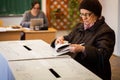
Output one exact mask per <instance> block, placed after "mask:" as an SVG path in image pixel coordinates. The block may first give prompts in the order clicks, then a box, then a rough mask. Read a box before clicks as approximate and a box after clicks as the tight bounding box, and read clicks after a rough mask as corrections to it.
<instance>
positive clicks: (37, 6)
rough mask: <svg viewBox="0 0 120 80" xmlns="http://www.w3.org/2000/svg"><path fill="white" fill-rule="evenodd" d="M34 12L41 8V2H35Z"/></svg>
mask: <svg viewBox="0 0 120 80" xmlns="http://www.w3.org/2000/svg"><path fill="white" fill-rule="evenodd" d="M33 10H34V12H36V13H38V12H39V10H40V5H39V4H35V5H34V7H33Z"/></svg>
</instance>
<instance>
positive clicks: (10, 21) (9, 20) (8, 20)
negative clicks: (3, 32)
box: [0, 0, 46, 26]
mask: <svg viewBox="0 0 120 80" xmlns="http://www.w3.org/2000/svg"><path fill="white" fill-rule="evenodd" d="M42 11H43V12H44V13H46V0H42ZM0 19H1V20H3V22H4V25H5V26H8V25H19V24H20V22H21V20H22V17H0Z"/></svg>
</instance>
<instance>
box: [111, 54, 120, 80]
mask: <svg viewBox="0 0 120 80" xmlns="http://www.w3.org/2000/svg"><path fill="white" fill-rule="evenodd" d="M110 63H111V69H112V80H120V57H118V56H115V55H113V56H112V57H111V58H110Z"/></svg>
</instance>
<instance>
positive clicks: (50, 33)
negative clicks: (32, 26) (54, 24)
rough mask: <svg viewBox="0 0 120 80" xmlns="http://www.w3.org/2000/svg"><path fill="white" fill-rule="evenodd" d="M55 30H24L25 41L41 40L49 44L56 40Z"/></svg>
mask: <svg viewBox="0 0 120 80" xmlns="http://www.w3.org/2000/svg"><path fill="white" fill-rule="evenodd" d="M56 32H57V30H56V29H54V28H48V30H40V31H34V30H24V33H25V40H33V39H42V40H44V41H45V42H47V43H51V42H52V41H53V40H54V39H55V38H56Z"/></svg>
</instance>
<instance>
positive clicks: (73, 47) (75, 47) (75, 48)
mask: <svg viewBox="0 0 120 80" xmlns="http://www.w3.org/2000/svg"><path fill="white" fill-rule="evenodd" d="M84 50H85V47H84V46H82V45H80V44H71V45H70V52H72V53H79V52H84Z"/></svg>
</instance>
